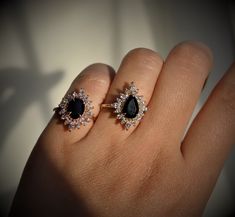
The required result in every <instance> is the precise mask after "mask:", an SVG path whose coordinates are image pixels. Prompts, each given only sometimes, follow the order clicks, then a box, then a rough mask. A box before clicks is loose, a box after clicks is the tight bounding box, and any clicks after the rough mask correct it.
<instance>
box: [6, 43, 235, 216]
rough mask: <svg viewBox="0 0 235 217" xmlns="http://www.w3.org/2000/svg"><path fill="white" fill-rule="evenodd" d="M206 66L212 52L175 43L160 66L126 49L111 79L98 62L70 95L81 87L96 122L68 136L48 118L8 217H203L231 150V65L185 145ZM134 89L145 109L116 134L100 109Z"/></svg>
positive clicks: (234, 108)
mask: <svg viewBox="0 0 235 217" xmlns="http://www.w3.org/2000/svg"><path fill="white" fill-rule="evenodd" d="M211 68H212V54H211V51H210V50H209V49H208V48H207V47H206V46H205V45H202V44H201V43H196V42H184V43H181V44H179V45H177V46H176V47H175V48H173V50H172V51H171V52H170V54H169V55H168V57H167V59H166V60H165V62H163V60H162V58H161V57H160V56H159V54H157V53H155V52H153V51H151V50H148V49H135V50H132V51H130V52H129V53H128V54H127V55H126V57H125V58H124V59H123V61H122V64H121V66H120V68H119V70H118V72H117V74H115V73H114V71H113V70H112V69H111V67H109V66H107V65H104V64H94V65H91V66H89V67H88V68H86V69H85V70H84V71H83V72H82V73H81V74H80V75H79V76H78V77H77V78H76V79H75V80H74V81H73V83H72V85H71V87H70V89H69V91H68V92H71V91H73V90H76V89H79V88H80V87H82V88H84V89H85V90H86V92H87V93H88V94H89V96H90V99H91V100H92V101H93V105H94V116H95V118H96V120H95V121H93V122H92V123H89V124H88V125H86V126H85V127H81V128H80V129H79V130H72V131H71V132H69V131H68V130H67V128H66V127H64V126H63V123H62V122H61V121H60V120H59V118H58V116H57V115H54V116H53V118H52V119H51V121H50V123H49V124H48V126H47V127H46V129H45V130H44V132H43V133H42V135H41V136H40V138H39V140H38V142H37V144H36V146H35V148H34V150H33V152H32V154H31V156H30V158H29V160H28V163H27V165H26V167H25V170H24V172H23V175H22V179H21V181H20V184H19V187H18V190H17V193H16V196H15V199H14V202H13V205H12V208H11V212H10V216H40V217H42V216H50V217H52V216H57V217H58V216H69V217H72V216H83V217H85V216H89V217H91V216H92V217H93V216H97V217H151V216H158V217H161V216H162V217H166V216H167V217H171V216H172V217H173V216H181V217H183V216H185V217H189V216H190V217H193V216H200V215H201V214H202V212H203V209H204V207H205V205H206V203H207V200H208V198H209V196H210V194H211V192H212V190H213V187H214V185H215V182H216V180H217V177H218V175H219V172H220V170H221V168H222V166H223V163H224V161H225V159H226V157H227V155H228V153H229V150H230V149H231V147H232V144H233V143H234V142H235V134H234V129H235V65H233V66H232V67H231V68H230V69H229V70H228V72H227V73H226V74H225V76H224V77H223V78H222V80H221V81H220V82H219V83H218V85H217V86H216V87H215V89H214V90H213V92H212V93H211V95H210V97H209V99H208V100H207V102H206V104H205V105H204V106H203V108H202V110H201V111H200V113H199V114H198V115H197V116H196V118H195V119H194V121H193V123H192V124H191V126H190V128H189V130H188V131H187V133H186V136H185V137H184V134H185V131H186V127H187V125H188V123H189V120H190V117H191V115H192V112H193V109H194V107H195V105H196V103H197V101H198V98H199V96H200V93H201V91H202V88H203V85H204V82H205V80H206V79H207V77H208V73H209V72H210V71H211ZM131 81H134V82H135V84H136V86H137V87H138V88H139V90H140V95H143V96H144V99H145V101H146V103H147V104H148V111H147V112H146V114H145V116H144V118H143V119H142V121H141V122H140V124H138V125H137V126H136V127H131V128H130V129H129V130H123V128H122V127H121V125H120V123H119V122H117V121H116V119H115V117H113V116H112V115H110V114H111V112H112V110H109V109H102V110H100V105H101V103H103V102H105V103H112V102H113V101H114V100H115V97H116V96H117V94H118V93H120V91H122V90H123V87H124V85H125V84H126V83H130V82H131Z"/></svg>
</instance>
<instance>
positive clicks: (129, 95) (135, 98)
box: [111, 82, 147, 130]
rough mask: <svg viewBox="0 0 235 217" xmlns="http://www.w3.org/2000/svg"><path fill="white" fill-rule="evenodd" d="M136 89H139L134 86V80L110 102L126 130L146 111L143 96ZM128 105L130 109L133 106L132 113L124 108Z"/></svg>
mask: <svg viewBox="0 0 235 217" xmlns="http://www.w3.org/2000/svg"><path fill="white" fill-rule="evenodd" d="M138 91H139V90H138V89H137V88H136V86H135V84H134V82H131V83H130V85H129V87H128V88H126V89H125V90H124V92H123V93H120V95H119V97H117V98H116V101H115V102H114V103H112V104H111V107H112V108H114V109H115V110H114V113H116V114H117V119H119V120H120V122H121V124H122V125H123V126H124V127H125V129H126V130H128V129H129V128H130V127H131V126H135V125H136V124H137V122H138V121H140V120H141V119H142V118H143V116H144V113H145V112H146V111H147V107H146V106H145V102H144V100H143V96H140V95H138ZM126 103H128V104H129V105H127V104H126ZM131 104H132V105H131ZM128 106H129V107H130V110H133V106H134V114H127V113H126V110H127V109H126V108H127V107H128ZM132 113H133V112H132Z"/></svg>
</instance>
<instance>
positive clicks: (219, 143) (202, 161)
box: [182, 63, 235, 180]
mask: <svg viewBox="0 0 235 217" xmlns="http://www.w3.org/2000/svg"><path fill="white" fill-rule="evenodd" d="M233 144H235V63H234V64H233V65H232V66H231V68H230V69H229V70H228V72H227V73H226V74H225V76H224V77H223V78H222V79H221V80H220V82H219V83H218V84H217V86H216V87H215V89H214V90H213V92H212V93H211V95H210V97H209V99H208V100H207V102H206V104H205V105H204V106H203V108H202V110H201V111H200V112H199V114H198V115H197V116H196V118H195V120H194V121H193V123H192V125H191V127H190V128H189V131H188V133H187V134H186V137H185V139H184V141H183V143H182V152H183V155H184V157H185V159H186V161H187V162H188V163H189V164H190V165H193V167H194V168H197V169H199V170H200V173H201V174H202V176H203V171H204V172H205V173H206V174H207V175H209V176H210V177H215V176H217V175H218V173H219V171H220V169H221V167H222V165H223V163H224V160H225V159H226V157H227V155H228V153H229V150H230V149H231V147H232V145H233ZM214 180H215V179H214Z"/></svg>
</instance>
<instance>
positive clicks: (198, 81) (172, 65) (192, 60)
mask: <svg viewBox="0 0 235 217" xmlns="http://www.w3.org/2000/svg"><path fill="white" fill-rule="evenodd" d="M211 65H212V55H211V52H210V50H209V49H208V48H207V47H206V46H205V45H203V44H201V43H199V42H183V43H181V44H179V45H177V46H176V47H175V48H174V49H173V50H172V51H171V52H170V54H169V55H168V57H167V59H166V62H165V63H164V66H163V68H162V71H161V73H160V75H159V78H158V80H157V83H156V87H155V90H154V93H153V96H152V99H151V101H150V103H149V108H148V113H146V116H145V119H144V120H143V122H142V124H141V125H140V127H139V128H138V129H137V131H136V132H135V134H138V133H139V134H142V135H143V133H145V132H146V129H148V134H149V135H154V137H155V138H156V141H161V142H162V144H163V143H164V147H166V146H167V145H169V147H170V149H172V146H173V144H176V145H175V147H177V148H178V149H179V147H180V144H181V141H182V137H183V134H184V131H185V129H186V126H187V123H188V121H189V119H190V117H191V115H192V112H193V109H194V107H195V105H196V102H197V100H198V98H199V95H200V93H201V89H202V87H203V84H204V82H205V80H206V78H207V76H208V73H209V71H210V69H211ZM149 138H151V136H149Z"/></svg>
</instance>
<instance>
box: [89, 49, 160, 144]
mask: <svg viewBox="0 0 235 217" xmlns="http://www.w3.org/2000/svg"><path fill="white" fill-rule="evenodd" d="M162 64H163V60H162V58H161V57H160V56H159V55H158V54H157V53H155V52H154V51H151V50H148V49H144V48H139V49H134V50H132V51H130V52H129V53H128V54H127V55H126V57H125V58H124V59H123V61H122V63H121V66H120V68H119V70H118V72H117V74H116V76H115V78H114V80H113V82H112V84H111V87H110V90H109V92H108V94H107V98H106V100H105V103H113V102H114V101H115V100H116V97H117V96H118V94H120V92H122V91H123V88H124V85H125V84H130V83H131V82H132V81H133V82H134V83H135V85H136V87H137V88H138V89H139V93H138V95H143V96H144V100H145V102H146V103H148V101H149V100H150V98H151V95H152V92H153V89H154V86H155V83H156V80H157V77H158V74H159V72H160V70H161V68H162ZM112 112H113V110H110V109H102V111H101V112H100V114H99V116H98V119H97V121H96V123H95V126H94V129H93V130H92V132H93V131H95V130H96V131H99V132H102V134H103V135H108V137H107V136H106V138H107V139H111V140H115V141H119V140H121V139H123V138H126V137H127V136H128V135H130V134H131V132H132V131H133V130H134V129H135V127H134V126H132V127H131V128H130V129H129V130H124V129H123V126H122V125H121V124H120V122H119V121H117V120H116V118H115V116H113V115H110V114H112Z"/></svg>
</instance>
